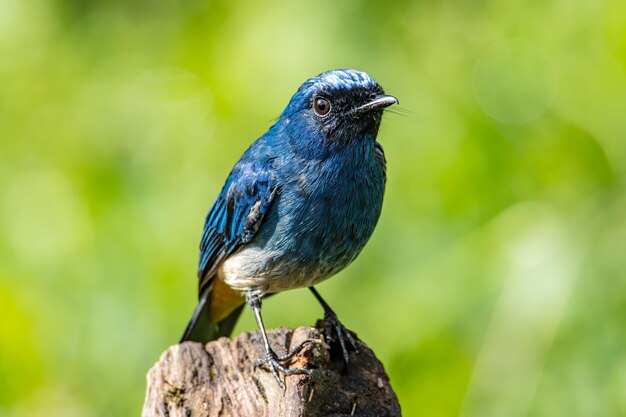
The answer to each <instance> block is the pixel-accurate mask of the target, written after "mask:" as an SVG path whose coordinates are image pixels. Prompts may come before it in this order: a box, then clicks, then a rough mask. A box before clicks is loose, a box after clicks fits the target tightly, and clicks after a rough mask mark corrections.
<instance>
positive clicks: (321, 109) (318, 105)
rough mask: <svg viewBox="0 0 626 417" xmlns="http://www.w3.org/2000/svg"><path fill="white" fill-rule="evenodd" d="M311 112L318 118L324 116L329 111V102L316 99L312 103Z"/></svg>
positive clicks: (320, 98)
mask: <svg viewBox="0 0 626 417" xmlns="http://www.w3.org/2000/svg"><path fill="white" fill-rule="evenodd" d="M313 110H315V113H317V114H318V115H319V116H326V115H327V114H328V112H329V111H330V102H329V101H328V100H326V99H325V98H322V97H318V98H316V99H315V101H314V102H313Z"/></svg>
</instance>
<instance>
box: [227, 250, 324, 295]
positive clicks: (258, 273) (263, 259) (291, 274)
mask: <svg viewBox="0 0 626 417" xmlns="http://www.w3.org/2000/svg"><path fill="white" fill-rule="evenodd" d="M267 258H268V256H267V251H265V250H261V249H259V248H256V247H248V248H244V249H242V250H240V251H239V252H237V253H235V254H233V255H231V256H229V257H228V258H227V259H226V260H225V261H224V262H223V263H222V265H221V266H220V268H219V269H218V270H217V278H218V279H221V280H222V281H224V282H225V283H226V284H228V285H229V286H230V287H231V288H233V289H234V290H236V291H241V292H247V291H254V292H257V293H259V294H266V293H273V292H280V291H285V290H290V289H295V288H303V287H310V286H312V285H315V284H317V283H319V282H320V281H322V280H324V279H326V278H328V275H326V276H324V275H322V273H321V271H304V270H302V269H298V268H294V267H293V265H292V266H291V267H289V266H287V265H285V264H284V263H273V264H272V265H271V267H270V268H267V267H266V264H267Z"/></svg>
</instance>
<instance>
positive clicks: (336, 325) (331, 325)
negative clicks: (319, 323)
mask: <svg viewBox="0 0 626 417" xmlns="http://www.w3.org/2000/svg"><path fill="white" fill-rule="evenodd" d="M335 337H336V338H337V339H338V340H339V345H340V346H341V353H342V355H343V360H344V361H345V362H346V364H347V363H348V362H349V359H350V354H349V353H348V347H347V346H346V340H345V339H348V342H349V343H350V345H351V347H352V350H353V351H354V352H355V353H359V350H358V349H357V345H356V340H355V339H354V337H353V336H352V333H350V331H349V330H348V329H346V327H345V326H344V325H343V324H341V322H340V321H339V319H338V318H337V315H336V314H335V312H334V311H327V312H326V313H325V314H324V338H325V339H326V341H327V342H328V343H329V344H330V343H331V342H333V341H334V340H335Z"/></svg>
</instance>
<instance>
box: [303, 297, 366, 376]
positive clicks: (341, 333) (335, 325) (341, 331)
mask: <svg viewBox="0 0 626 417" xmlns="http://www.w3.org/2000/svg"><path fill="white" fill-rule="evenodd" d="M309 289H310V290H311V292H312V293H313V295H314V296H315V298H316V299H317V301H318V302H319V303H320V304H321V305H322V308H323V309H324V337H325V338H326V340H327V341H328V342H330V341H331V340H333V339H334V335H333V334H332V331H333V330H334V331H335V334H336V335H337V339H339V345H340V346H341V352H342V354H343V360H344V361H345V362H346V364H347V363H348V360H349V358H350V355H349V354H348V348H347V346H346V341H345V340H344V339H348V342H350V345H352V349H354V351H355V352H358V349H357V347H356V340H354V337H352V333H350V331H349V330H348V329H346V328H345V326H344V325H343V324H341V322H340V321H339V319H338V318H337V314H336V313H335V312H334V311H333V309H332V308H330V306H329V305H328V303H327V302H326V301H325V300H324V299H323V298H322V296H321V295H320V294H319V293H318V292H317V290H316V289H315V288H313V287H309Z"/></svg>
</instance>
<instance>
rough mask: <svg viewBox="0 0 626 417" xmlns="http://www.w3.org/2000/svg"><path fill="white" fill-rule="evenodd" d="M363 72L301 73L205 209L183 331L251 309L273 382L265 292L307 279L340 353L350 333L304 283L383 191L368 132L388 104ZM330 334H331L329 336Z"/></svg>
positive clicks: (348, 249)
mask: <svg viewBox="0 0 626 417" xmlns="http://www.w3.org/2000/svg"><path fill="white" fill-rule="evenodd" d="M397 103H398V100H397V99H396V98H395V97H392V96H389V95H385V92H384V90H383V88H382V87H381V86H380V85H379V84H378V83H377V82H376V81H374V79H373V78H372V77H370V76H369V75H368V74H366V73H364V72H360V71H356V70H352V69H342V70H333V71H327V72H324V73H322V74H320V75H318V76H316V77H313V78H310V79H309V80H307V81H306V82H305V83H304V84H302V86H300V88H299V89H298V91H297V92H296V93H295V94H294V95H293V97H292V98H291V100H290V101H289V104H288V105H287V107H286V108H285V110H284V111H283V112H282V114H281V115H280V117H279V119H278V121H277V122H276V123H275V124H274V125H273V126H271V127H270V129H269V130H268V131H267V132H266V133H265V134H264V135H263V136H261V137H260V138H259V139H257V140H256V141H255V142H254V143H252V145H251V146H250V147H249V148H248V150H247V151H246V152H245V153H244V154H243V155H242V157H241V159H239V161H238V162H237V163H236V164H235V167H234V168H233V170H232V172H231V173H230V175H229V176H228V178H227V179H226V183H225V184H224V187H223V188H222V191H221V192H220V194H219V196H218V197H217V199H216V200H215V202H214V203H213V206H212V207H211V209H210V210H209V212H208V214H207V216H206V221H205V224H204V232H203V234H202V239H201V242H200V261H199V265H198V278H199V280H200V282H199V287H198V292H199V302H198V306H197V307H196V309H195V311H194V313H193V316H192V318H191V320H190V322H189V324H188V326H187V329H186V330H185V333H184V335H183V337H182V340H181V342H182V341H185V340H195V341H200V342H203V343H206V342H207V341H209V340H213V339H217V338H218V337H220V336H228V335H230V333H231V331H232V329H233V327H234V326H235V323H236V321H237V318H238V317H239V315H240V313H241V311H242V308H243V306H244V305H245V304H246V303H247V304H248V305H249V306H250V308H251V309H252V311H253V313H254V316H255V319H256V322H257V324H258V327H259V329H260V331H261V335H262V338H263V343H264V348H265V357H263V358H261V359H260V360H259V361H257V362H256V364H255V366H259V365H266V366H267V367H268V368H269V370H270V371H271V372H272V374H273V375H274V376H275V378H276V380H277V381H278V384H279V385H280V386H281V387H282V386H283V384H282V381H281V380H280V378H279V377H278V371H280V372H282V373H283V374H285V375H289V374H292V373H301V372H306V370H301V369H286V368H284V367H283V366H282V365H281V364H280V362H281V361H282V360H283V359H284V358H279V357H278V356H277V355H276V353H275V352H274V350H273V349H272V348H271V346H270V345H269V342H268V339H267V335H266V333H265V328H264V325H263V319H262V315H261V300H262V298H263V297H264V296H267V295H270V294H274V293H277V292H280V291H285V290H289V289H294V288H303V287H309V288H310V290H311V291H312V292H313V294H314V295H315V297H316V298H317V300H318V301H319V302H320V304H321V305H322V307H323V308H324V320H325V322H326V323H328V324H329V326H328V328H331V329H333V330H332V331H334V332H336V333H337V337H338V339H339V342H340V344H341V349H342V352H343V355H344V359H345V360H346V362H347V360H348V353H347V349H346V345H345V341H344V338H347V339H348V342H350V343H352V345H353V346H354V340H352V336H351V335H350V333H349V332H348V331H347V330H346V329H345V328H344V327H343V325H341V323H340V322H339V320H338V319H337V316H336V314H335V313H334V311H333V310H332V309H331V308H330V307H329V306H328V304H327V303H326V302H325V301H324V300H323V299H322V297H321V296H320V295H319V293H318V292H317V291H316V290H315V288H313V286H314V285H315V284H317V283H319V282H321V281H323V280H325V279H326V278H329V277H331V276H332V275H334V274H336V273H337V272H339V271H341V270H342V269H343V268H345V267H346V266H347V265H349V264H350V263H351V262H352V261H353V260H354V259H355V258H356V256H357V255H358V254H359V252H361V250H362V249H363V247H364V246H365V244H366V243H367V241H368V240H369V238H370V236H371V235H372V232H373V231H374V227H375V226H376V223H377V221H378V218H379V216H380V212H381V207H382V202H383V194H384V191H385V181H386V175H385V164H386V162H385V156H384V153H383V148H382V146H381V145H380V144H379V143H378V142H376V136H377V134H378V129H379V126H380V122H381V118H382V114H383V110H384V109H385V108H386V107H388V106H390V105H392V104H397ZM328 337H330V336H328Z"/></svg>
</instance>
